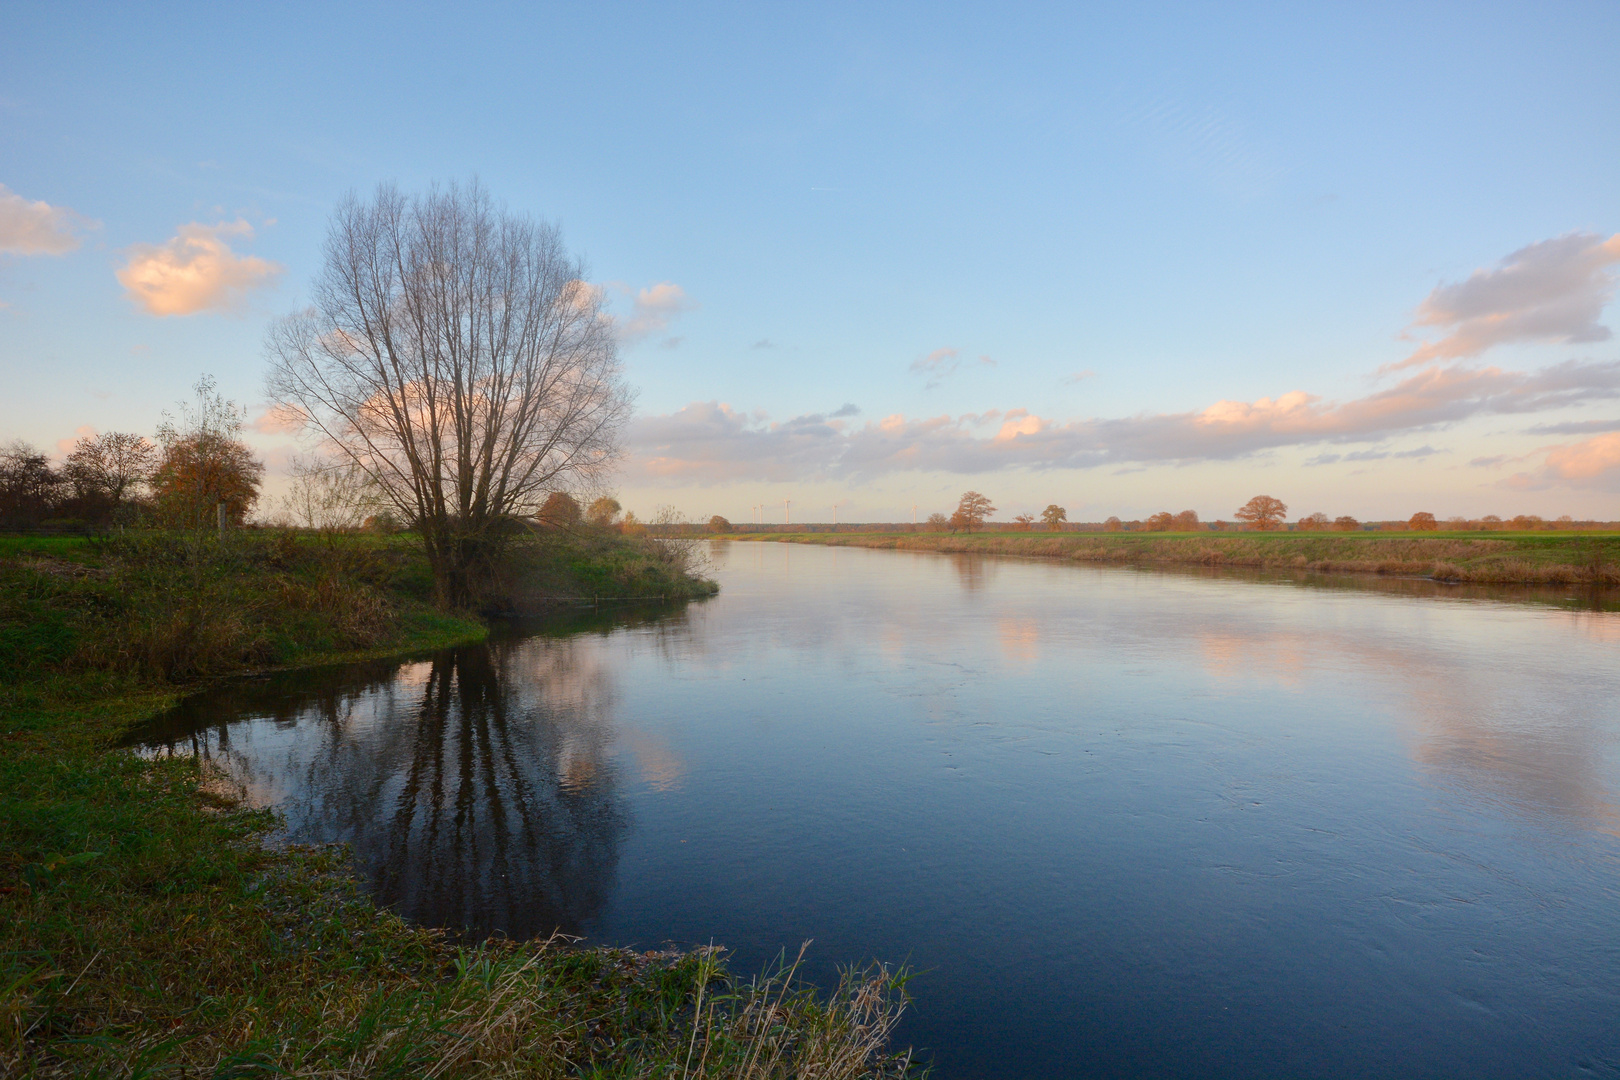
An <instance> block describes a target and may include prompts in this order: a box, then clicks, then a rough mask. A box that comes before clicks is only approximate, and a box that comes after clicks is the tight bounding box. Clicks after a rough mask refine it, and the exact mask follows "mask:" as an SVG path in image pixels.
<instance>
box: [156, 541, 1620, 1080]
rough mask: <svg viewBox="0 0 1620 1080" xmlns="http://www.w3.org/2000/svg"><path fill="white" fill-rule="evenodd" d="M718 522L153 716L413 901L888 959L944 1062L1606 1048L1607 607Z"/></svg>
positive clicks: (512, 925)
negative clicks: (704, 545)
mask: <svg viewBox="0 0 1620 1080" xmlns="http://www.w3.org/2000/svg"><path fill="white" fill-rule="evenodd" d="M714 559H715V563H716V568H715V572H716V576H718V578H719V579H720V580H721V582H722V583H723V586H724V590H723V591H722V593H721V595H720V596H719V598H717V599H715V600H713V601H710V602H707V603H703V604H700V605H694V606H691V607H688V608H686V609H684V610H679V611H665V612H633V613H624V614H622V615H620V616H615V617H579V618H577V619H576V620H575V622H574V624H573V625H572V626H568V625H553V626H550V627H547V628H545V629H544V630H542V631H541V632H538V633H534V634H531V635H529V636H523V637H515V638H512V639H509V640H503V641H501V642H498V643H496V644H492V645H490V646H488V647H487V648H477V649H465V650H460V651H456V652H450V653H445V654H442V655H439V656H436V657H434V658H432V659H431V660H423V661H418V662H411V663H405V664H398V663H388V664H377V665H370V666H362V667H354V668H347V669H340V670H328V671H323V672H319V673H314V674H310V673H302V674H298V675H296V676H283V677H277V678H267V679H259V680H252V681H248V682H244V683H238V684H234V685H232V686H227V687H223V688H221V689H219V690H217V691H213V692H210V693H209V694H207V695H205V696H202V697H198V698H195V699H192V700H191V701H189V702H188V703H187V704H186V705H185V706H183V707H182V708H181V709H180V710H178V711H177V712H176V713H175V714H173V715H171V716H169V717H167V718H164V719H163V720H162V721H161V722H160V723H159V724H157V725H155V726H154V727H153V728H152V729H150V730H149V731H147V732H145V733H143V736H142V738H143V740H144V741H145V742H146V743H147V744H148V745H151V746H158V747H168V748H171V749H173V750H174V751H190V750H196V751H199V752H201V753H204V754H206V755H207V756H209V757H210V758H212V759H213V760H214V761H216V762H218V763H220V764H221V765H223V766H225V768H226V769H227V770H228V772H229V774H230V776H231V777H232V782H233V783H235V784H237V785H238V786H239V787H240V788H241V789H242V790H243V791H245V792H246V793H247V795H248V796H249V798H250V799H251V800H252V801H254V802H255V803H258V804H261V805H273V806H276V807H277V808H279V809H280V810H281V812H282V813H283V814H284V815H285V818H286V835H287V836H289V837H290V838H291V839H293V840H296V841H300V842H325V841H343V842H346V843H348V844H350V845H352V846H353V849H354V853H355V858H356V861H357V863H358V865H359V867H360V868H361V871H362V872H363V874H364V876H365V877H366V878H367V879H368V880H369V881H370V882H371V883H372V885H373V887H374V889H375V891H376V893H377V895H378V896H379V897H380V898H381V899H382V900H383V901H384V902H386V903H388V904H390V905H392V906H394V907H395V908H396V909H397V910H399V911H401V912H402V913H403V914H405V915H406V916H408V917H410V918H413V919H417V920H422V921H425V922H429V923H433V924H436V925H443V926H451V927H458V928H468V929H470V930H472V931H473V932H474V933H487V932H491V931H499V932H502V933H506V934H509V935H512V936H524V935H530V934H535V933H545V932H548V931H550V930H552V929H553V928H561V929H563V930H565V931H567V932H570V933H575V934H583V935H585V936H586V937H587V938H588V939H589V940H590V941H592V942H599V943H611V944H635V945H639V946H642V947H656V946H659V945H661V944H662V943H664V942H669V941H673V942H676V943H681V944H692V943H706V942H709V941H711V940H713V941H715V942H718V943H723V944H725V945H728V946H730V947H731V948H733V949H734V950H736V956H735V959H734V966H735V967H736V968H737V969H738V970H741V971H748V970H750V969H755V968H758V967H760V966H762V965H763V964H764V963H765V962H766V961H767V960H768V959H769V958H770V957H771V956H774V955H775V954H776V952H777V951H778V950H780V949H782V948H784V947H785V948H787V949H788V950H789V951H790V952H791V951H793V950H796V949H797V947H798V945H799V943H800V942H801V941H803V940H804V939H806V938H813V939H815V943H814V945H813V946H812V949H811V956H812V958H813V960H814V967H813V970H812V972H811V974H812V975H813V976H814V977H816V978H817V979H818V980H828V981H830V979H831V977H832V973H833V969H834V967H835V965H839V964H847V963H858V962H861V961H864V960H867V959H870V958H873V957H877V958H881V959H884V960H887V961H891V962H895V961H909V962H910V964H911V965H912V966H913V967H916V968H919V969H922V970H923V971H924V972H925V974H923V975H922V976H921V977H919V978H918V979H917V980H916V981H915V982H914V983H913V984H912V985H913V989H914V990H915V992H916V1004H915V1006H914V1007H913V1009H912V1011H911V1013H910V1014H909V1020H908V1022H907V1024H906V1027H905V1030H904V1039H905V1040H906V1041H908V1042H911V1043H914V1044H915V1045H917V1046H919V1047H924V1048H927V1052H928V1053H930V1054H932V1055H933V1056H934V1058H935V1060H936V1062H937V1065H938V1068H937V1073H936V1075H939V1076H941V1077H945V1078H964V1077H1059V1076H1062V1077H1069V1076H1189V1077H1194V1076H1196V1077H1277V1076H1291V1077H1292V1076H1299V1077H1305V1076H1322V1077H1345V1076H1399V1077H1430V1076H1432V1077H1457V1076H1465V1075H1466V1076H1473V1077H1498V1076H1499V1077H1525V1076H1546V1077H1553V1076H1558V1077H1563V1076H1589V1075H1590V1076H1620V887H1617V885H1620V839H1617V836H1620V614H1616V613H1612V612H1599V611H1582V610H1576V609H1575V608H1576V607H1577V605H1570V606H1569V608H1568V609H1565V608H1559V607H1556V606H1535V605H1527V604H1510V603H1501V602H1495V601H1491V600H1483V599H1467V598H1459V597H1458V595H1457V594H1451V595H1450V596H1449V597H1448V598H1440V597H1425V596H1403V595H1392V594H1390V593H1387V592H1376V591H1357V590H1354V589H1343V588H1339V589H1332V590H1327V589H1314V588H1305V587H1300V586H1299V585H1295V584H1287V583H1263V582H1255V581H1244V580H1231V579H1220V578H1208V577H1197V576H1176V575H1168V574H1158V573H1146V572H1137V571H1132V570H1119V569H1090V568H1083V567H1075V566H1065V565H1053V564H1045V563H1035V562H1022V561H1011V560H1002V561H997V560H993V559H985V558H968V557H949V556H938V555H928V554H913V553H896V552H876V551H861V550H853V549H846V550H838V549H828V548H816V547H797V546H789V545H780V544H754V543H750V544H732V545H724V544H722V545H716V550H715V554H714ZM1397 588H1400V587H1398V586H1397ZM1422 591H1428V592H1440V590H1434V589H1429V588H1427V587H1422Z"/></svg>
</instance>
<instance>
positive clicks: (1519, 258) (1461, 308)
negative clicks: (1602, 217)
mask: <svg viewBox="0 0 1620 1080" xmlns="http://www.w3.org/2000/svg"><path fill="white" fill-rule="evenodd" d="M1616 262H1620V233H1617V234H1615V235H1614V236H1611V237H1609V238H1608V239H1607V240H1605V239H1604V238H1603V237H1601V236H1599V235H1598V234H1596V233H1566V234H1565V235H1563V236H1560V237H1556V238H1554V239H1552V240H1543V241H1541V242H1540V243H1536V244H1531V245H1529V246H1528V247H1522V248H1520V249H1519V250H1518V251H1515V252H1514V253H1513V254H1511V255H1509V256H1508V257H1507V258H1505V259H1503V260H1502V261H1501V262H1500V263H1498V264H1497V265H1496V266H1495V267H1494V268H1492V269H1490V270H1475V271H1474V272H1473V273H1472V274H1470V275H1469V277H1468V280H1466V281H1459V282H1456V283H1454V284H1450V285H1440V286H1437V287H1436V288H1435V290H1434V291H1433V292H1431V293H1430V294H1429V296H1428V298H1427V299H1425V300H1424V301H1423V303H1421V304H1419V305H1418V309H1417V316H1416V318H1414V319H1413V321H1412V325H1413V326H1424V327H1427V326H1432V327H1441V328H1446V329H1449V330H1450V331H1451V332H1450V333H1449V334H1448V335H1447V336H1445V337H1443V338H1441V339H1440V340H1439V341H1433V342H1429V343H1426V344H1424V345H1422V346H1421V347H1419V348H1418V350H1417V351H1416V352H1414V353H1413V354H1412V355H1411V356H1409V357H1407V358H1406V359H1405V360H1403V361H1401V362H1400V363H1399V364H1395V365H1391V367H1392V368H1399V367H1409V366H1411V365H1414V364H1421V363H1427V362H1429V361H1433V360H1454V359H1460V358H1462V357H1467V356H1478V355H1479V354H1480V353H1483V352H1484V351H1485V350H1486V349H1489V348H1491V347H1493V346H1496V345H1504V344H1507V343H1509V342H1515V341H1550V342H1575V343H1589V342H1595V341H1607V340H1608V339H1609V337H1610V333H1609V328H1608V327H1607V326H1603V325H1602V324H1600V323H1599V322H1598V317H1599V316H1600V315H1602V313H1603V307H1604V305H1605V304H1607V303H1608V302H1609V298H1610V297H1611V296H1613V295H1614V287H1615V279H1614V275H1613V274H1611V273H1609V272H1608V271H1607V269H1606V267H1608V266H1610V265H1612V264H1614V263H1616Z"/></svg>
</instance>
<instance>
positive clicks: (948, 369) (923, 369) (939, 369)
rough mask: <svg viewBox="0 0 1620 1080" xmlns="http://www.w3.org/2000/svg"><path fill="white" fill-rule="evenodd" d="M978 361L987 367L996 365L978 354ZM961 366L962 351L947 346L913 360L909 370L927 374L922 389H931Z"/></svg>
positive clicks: (988, 358) (915, 373)
mask: <svg viewBox="0 0 1620 1080" xmlns="http://www.w3.org/2000/svg"><path fill="white" fill-rule="evenodd" d="M978 361H979V363H981V364H984V365H986V366H987V367H995V366H996V362H995V361H994V360H992V359H991V358H990V357H988V356H980V357H979V358H978ZM961 366H962V351H961V350H960V349H952V348H949V347H947V348H943V349H935V350H934V351H933V352H931V353H929V354H928V355H927V356H924V357H920V358H919V359H916V360H913V361H912V362H911V368H910V371H911V373H912V374H913V375H926V376H928V382H927V383H926V384H925V385H924V386H923V389H924V390H932V389H933V388H934V387H936V386H938V385H940V384H941V383H943V382H944V381H945V380H946V379H948V378H950V377H951V376H952V375H955V374H956V372H957V371H958V370H959V369H960V368H961Z"/></svg>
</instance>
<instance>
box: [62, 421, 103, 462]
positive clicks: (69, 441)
mask: <svg viewBox="0 0 1620 1080" xmlns="http://www.w3.org/2000/svg"><path fill="white" fill-rule="evenodd" d="M100 434H101V432H99V431H97V430H96V429H95V428H93V427H91V426H90V425H89V424H81V425H80V426H79V427H78V429H77V430H75V431H74V432H73V434H71V435H69V436H68V437H67V438H65V439H58V440H57V441H56V452H57V453H59V454H61V455H62V456H63V457H67V456H68V455H69V454H71V453H73V450H74V447H76V446H78V444H79V440H80V439H94V438H95V437H96V436H97V435H100Z"/></svg>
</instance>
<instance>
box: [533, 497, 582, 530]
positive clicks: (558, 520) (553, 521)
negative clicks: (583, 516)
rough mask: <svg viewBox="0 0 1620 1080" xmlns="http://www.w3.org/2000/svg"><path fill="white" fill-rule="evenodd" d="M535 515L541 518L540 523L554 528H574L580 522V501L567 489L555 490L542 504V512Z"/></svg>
mask: <svg viewBox="0 0 1620 1080" xmlns="http://www.w3.org/2000/svg"><path fill="white" fill-rule="evenodd" d="M535 516H536V517H538V518H539V519H540V524H542V525H547V526H550V527H551V528H553V529H567V528H572V527H573V526H575V525H578V524H579V519H580V509H579V503H578V502H576V501H575V500H574V497H573V496H572V495H570V494H568V493H567V492H566V491H553V492H552V493H551V494H550V495H547V496H546V501H545V502H543V503H541V504H540V513H539V514H537V515H535Z"/></svg>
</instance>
